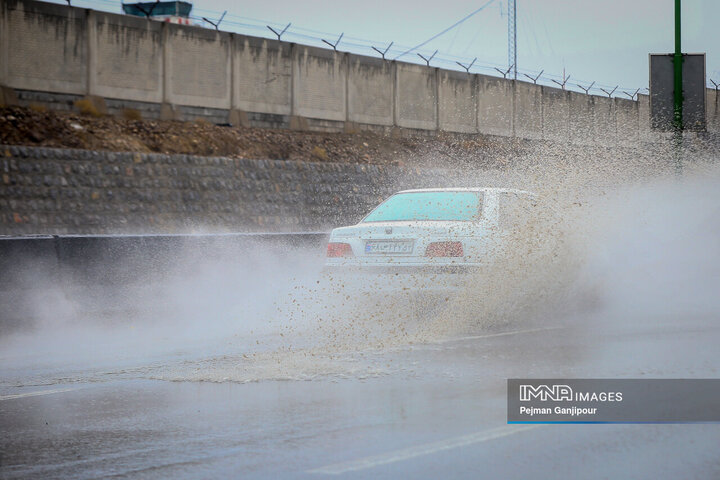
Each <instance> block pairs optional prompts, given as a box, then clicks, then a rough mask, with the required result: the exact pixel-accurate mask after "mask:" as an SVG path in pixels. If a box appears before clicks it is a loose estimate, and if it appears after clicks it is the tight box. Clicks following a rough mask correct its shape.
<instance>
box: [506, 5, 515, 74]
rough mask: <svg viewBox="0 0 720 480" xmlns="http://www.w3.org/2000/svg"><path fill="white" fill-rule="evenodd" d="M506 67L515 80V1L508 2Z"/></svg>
mask: <svg viewBox="0 0 720 480" xmlns="http://www.w3.org/2000/svg"><path fill="white" fill-rule="evenodd" d="M508 67H509V68H511V69H512V70H513V79H514V80H517V0H508Z"/></svg>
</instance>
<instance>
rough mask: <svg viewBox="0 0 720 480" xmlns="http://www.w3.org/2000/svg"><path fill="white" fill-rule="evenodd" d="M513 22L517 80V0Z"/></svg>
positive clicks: (514, 59)
mask: <svg viewBox="0 0 720 480" xmlns="http://www.w3.org/2000/svg"><path fill="white" fill-rule="evenodd" d="M677 1H678V2H679V1H680V0H677ZM513 23H514V25H513V55H514V58H513V72H514V74H513V77H514V79H515V80H517V0H513Z"/></svg>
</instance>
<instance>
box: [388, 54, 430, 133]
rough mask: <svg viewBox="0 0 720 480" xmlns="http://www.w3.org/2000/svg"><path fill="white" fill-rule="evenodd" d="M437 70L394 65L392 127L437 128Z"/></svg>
mask: <svg viewBox="0 0 720 480" xmlns="http://www.w3.org/2000/svg"><path fill="white" fill-rule="evenodd" d="M437 98H438V95H437V71H436V70H435V69H434V68H426V67H423V66H421V65H411V64H407V63H397V64H396V74H395V112H396V113H395V115H396V118H395V124H396V125H397V126H399V127H405V128H417V129H423V130H436V129H437V126H438V125H437Z"/></svg>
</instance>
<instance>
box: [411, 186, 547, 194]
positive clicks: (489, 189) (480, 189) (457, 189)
mask: <svg viewBox="0 0 720 480" xmlns="http://www.w3.org/2000/svg"><path fill="white" fill-rule="evenodd" d="M415 192H483V193H517V194H521V195H535V194H534V193H532V192H528V191H527V190H519V189H517V188H498V187H452V188H415V189H411V190H401V191H399V192H397V193H415Z"/></svg>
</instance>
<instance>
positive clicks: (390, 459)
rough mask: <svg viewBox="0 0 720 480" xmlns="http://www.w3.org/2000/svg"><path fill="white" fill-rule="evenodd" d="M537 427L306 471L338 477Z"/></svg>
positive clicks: (508, 428) (505, 429)
mask: <svg viewBox="0 0 720 480" xmlns="http://www.w3.org/2000/svg"><path fill="white" fill-rule="evenodd" d="M539 426H540V425H530V426H523V427H512V426H504V427H499V428H494V429H492V430H485V431H483V432H478V433H472V434H470V435H463V436H460V437H453V438H448V439H445V440H441V441H439V442H433V443H426V444H424V445H417V446H415V447H409V448H403V449H401V450H395V451H394V452H388V453H384V454H381V455H374V456H371V457H365V458H361V459H359V460H353V461H350V462H344V463H335V464H332V465H326V466H324V467H320V468H315V469H313V470H308V471H307V473H322V474H325V475H340V474H342V473H346V472H354V471H357V470H365V469H367V468H373V467H377V466H379V465H387V464H388V463H394V462H401V461H403V460H409V459H411V458H415V457H421V456H423V455H432V454H433V453H437V452H442V451H444V450H451V449H453V448H460V447H465V446H467V445H472V444H475V443H482V442H487V441H489V440H495V439H498V438H502V437H507V436H509V435H514V434H516V433H520V432H524V431H527V430H532V429H535V428H538V427H539Z"/></svg>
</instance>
